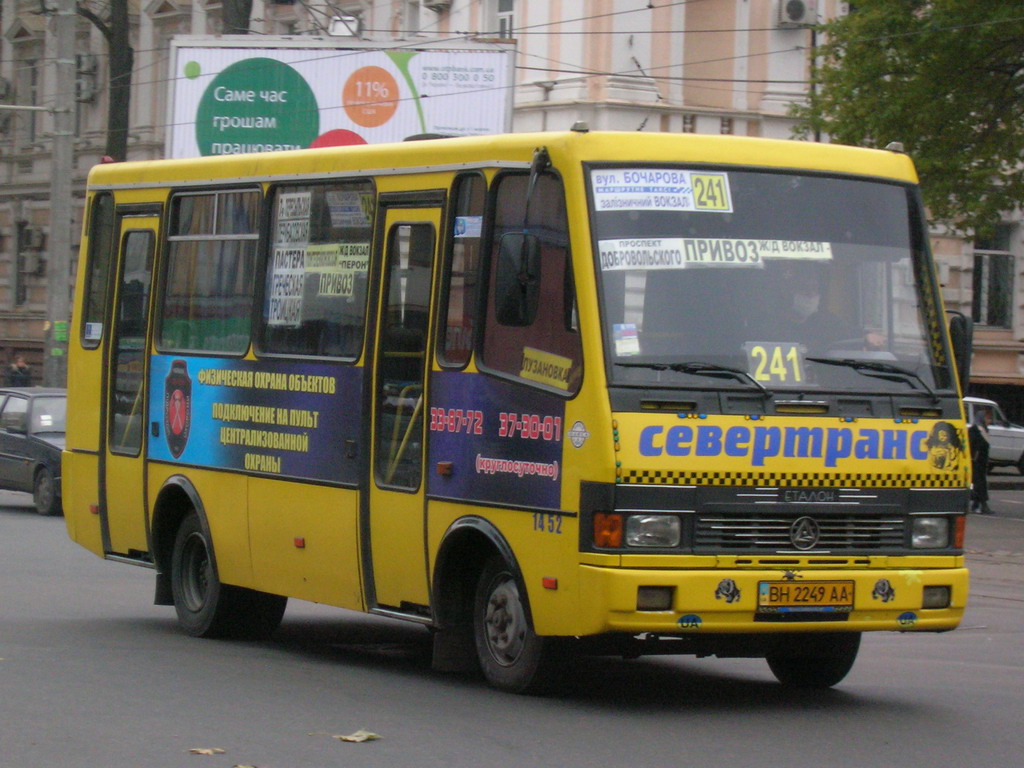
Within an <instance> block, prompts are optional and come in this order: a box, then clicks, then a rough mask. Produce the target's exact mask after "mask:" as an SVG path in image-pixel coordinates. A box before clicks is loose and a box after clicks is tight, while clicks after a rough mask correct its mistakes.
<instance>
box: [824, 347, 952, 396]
mask: <svg viewBox="0 0 1024 768" xmlns="http://www.w3.org/2000/svg"><path fill="white" fill-rule="evenodd" d="M805 359H806V360H810V361H811V362H812V363H824V364H825V365H842V366H845V367H847V368H853V370H855V371H857V373H862V374H864V375H865V376H874V377H875V378H877V379H886V380H887V381H902V382H904V383H910V384H913V382H915V381H916V382H917V383H918V384H920V385H921V388H923V389H924V391H925V392H927V393H928V394H929V395H931V398H932V402H935V403H937V402H939V396H938V395H937V394H935V390H934V389H932V388H931V387H929V386H928V382H927V381H925V380H924V379H922V378H921V377H920V376H918V375H917V374H916V373H914V372H913V371H911V370H908V369H906V368H901V367H900V366H898V365H893V364H892V363H884V362H880V361H878V360H854V359H852V358H849V357H842V358H839V357H807V358H805Z"/></svg>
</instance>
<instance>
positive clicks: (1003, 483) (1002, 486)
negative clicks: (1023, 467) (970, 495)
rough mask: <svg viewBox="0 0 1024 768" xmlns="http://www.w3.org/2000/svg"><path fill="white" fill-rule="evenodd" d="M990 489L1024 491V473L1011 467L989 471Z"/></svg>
mask: <svg viewBox="0 0 1024 768" xmlns="http://www.w3.org/2000/svg"><path fill="white" fill-rule="evenodd" d="M988 488H989V490H990V491H993V490H1000V491H1024V475H1022V474H1021V473H1020V472H1018V471H1017V470H1016V469H1012V468H1010V467H1000V468H999V469H997V470H995V471H993V472H989V473H988Z"/></svg>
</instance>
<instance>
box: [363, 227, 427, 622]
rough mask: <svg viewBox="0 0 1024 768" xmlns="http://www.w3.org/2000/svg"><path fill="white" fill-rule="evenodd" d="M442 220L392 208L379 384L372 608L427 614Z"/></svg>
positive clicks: (375, 391)
mask: <svg viewBox="0 0 1024 768" xmlns="http://www.w3.org/2000/svg"><path fill="white" fill-rule="evenodd" d="M440 217H441V211H440V208H389V209H386V214H385V218H384V249H385V250H384V264H383V270H382V273H381V280H380V286H381V288H380V293H379V297H380V298H379V303H378V309H377V324H376V334H377V344H376V358H375V364H374V377H373V385H372V430H373V433H372V435H373V449H372V455H371V457H370V461H371V473H370V475H371V476H370V492H369V500H368V504H369V508H368V510H367V515H368V519H369V526H368V532H369V539H370V541H369V558H370V563H369V568H368V572H367V594H368V597H369V603H370V607H371V608H373V607H376V608H379V609H383V610H385V611H387V610H391V611H398V612H401V613H403V614H414V615H421V616H423V615H425V614H426V613H427V610H428V609H427V607H426V606H427V605H428V604H429V589H428V585H427V554H426V548H425V547H426V544H425V538H424V536H425V513H426V506H425V501H426V500H425V490H424V489H425V483H424V479H423V461H424V457H425V455H426V452H425V451H424V418H423V414H424V412H425V411H426V405H427V404H426V392H425V383H426V374H427V372H428V371H427V366H428V360H429V355H428V354H427V350H429V349H431V345H430V344H429V340H428V339H429V330H430V328H429V326H430V316H431V313H430V295H431V280H432V277H433V267H434V263H435V252H436V250H437V240H438V237H437V233H438V230H439V226H440ZM364 530H366V529H365V528H364ZM364 551H365V550H364Z"/></svg>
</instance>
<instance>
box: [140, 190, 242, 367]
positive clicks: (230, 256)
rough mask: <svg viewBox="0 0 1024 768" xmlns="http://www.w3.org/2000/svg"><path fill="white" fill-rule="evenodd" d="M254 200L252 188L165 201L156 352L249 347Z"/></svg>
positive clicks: (235, 351)
mask: <svg viewBox="0 0 1024 768" xmlns="http://www.w3.org/2000/svg"><path fill="white" fill-rule="evenodd" d="M260 200H261V195H260V192H259V191H257V190H252V189H247V190H230V191H228V190H225V191H223V192H200V193H183V194H178V195H175V196H174V197H172V198H171V221H170V228H169V233H168V249H167V272H166V275H165V277H164V281H163V289H162V291H161V296H160V299H159V302H160V306H159V308H158V310H157V316H158V317H159V318H160V329H159V331H158V334H157V339H158V340H159V347H160V348H161V349H168V350H175V351H196V352H226V353H235V354H241V353H243V352H245V350H246V349H247V348H248V346H249V330H250V324H251V319H250V318H251V317H252V295H253V275H254V269H255V264H254V262H255V259H256V242H257V238H258V234H257V233H256V221H257V220H258V213H259V205H260Z"/></svg>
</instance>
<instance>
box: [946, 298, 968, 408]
mask: <svg viewBox="0 0 1024 768" xmlns="http://www.w3.org/2000/svg"><path fill="white" fill-rule="evenodd" d="M949 339H950V343H951V344H952V346H953V358H954V360H956V370H957V376H958V377H959V379H960V392H961V393H962V394H965V395H966V394H967V385H968V384H970V381H971V350H972V347H973V346H974V321H973V320H971V318H969V317H967V315H965V314H963V313H962V312H950V318H949Z"/></svg>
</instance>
